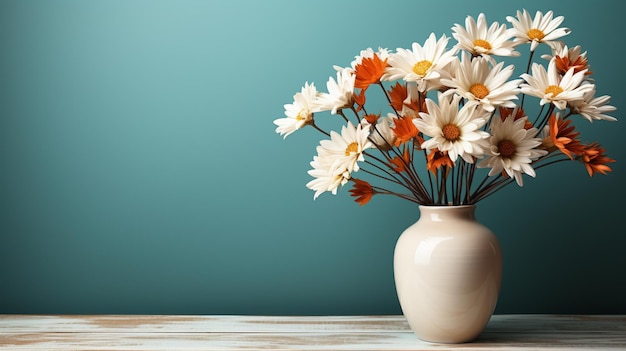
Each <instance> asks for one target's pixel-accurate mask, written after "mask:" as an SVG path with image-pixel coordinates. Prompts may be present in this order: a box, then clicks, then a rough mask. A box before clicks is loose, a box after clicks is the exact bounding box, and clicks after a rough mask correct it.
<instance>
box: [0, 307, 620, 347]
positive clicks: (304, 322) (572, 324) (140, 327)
mask: <svg viewBox="0 0 626 351" xmlns="http://www.w3.org/2000/svg"><path fill="white" fill-rule="evenodd" d="M259 349H266V350H360V351H366V350H456V349H462V350H468V351H469V350H626V315H605V316H585V315H579V316H564V315H536V314H529V315H495V316H493V317H492V318H491V321H490V322H489V325H488V326H487V328H486V329H485V331H484V332H483V334H482V335H481V337H480V338H479V339H478V340H476V341H475V342H472V343H467V344H458V345H439V344H431V343H426V342H423V341H420V340H419V339H417V337H416V336H415V335H414V334H413V333H412V332H411V330H410V329H409V327H408V325H407V323H406V321H405V319H404V318H403V317H402V316H309V317H286V316H284V317H272V316H161V315H154V316H152V315H150V316H148V315H76V316H75V315H1V314H0V350H47V351H56V350H63V351H72V350H168V351H172V350H259Z"/></svg>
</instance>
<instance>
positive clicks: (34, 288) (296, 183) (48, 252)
mask: <svg viewBox="0 0 626 351" xmlns="http://www.w3.org/2000/svg"><path fill="white" fill-rule="evenodd" d="M521 4H523V7H522V6H521ZM548 6H549V7H548ZM522 8H526V9H528V10H529V11H531V13H533V14H534V12H535V11H536V10H541V11H544V12H545V11H547V10H550V9H552V10H554V11H555V13H556V14H557V15H563V16H565V23H564V24H563V25H564V26H567V27H569V28H571V29H572V33H571V34H570V35H569V36H568V37H566V38H565V40H566V42H567V43H568V44H569V45H570V46H575V45H582V46H583V49H584V50H586V51H588V57H589V60H590V63H591V67H592V70H593V71H594V72H595V73H594V77H595V79H596V82H597V84H598V93H599V94H600V95H603V94H608V95H611V96H612V100H611V104H612V105H614V106H616V107H617V108H618V111H616V112H615V113H613V114H612V115H613V116H615V117H617V118H618V119H619V121H617V122H613V123H611V122H602V121H600V122H594V123H593V124H591V123H588V122H586V121H584V120H582V119H578V120H577V122H576V125H577V128H578V130H579V131H580V132H581V134H582V138H583V140H585V141H593V140H598V141H599V142H600V143H601V144H602V145H603V146H604V147H606V148H607V150H608V155H609V156H610V157H612V158H614V159H617V160H618V162H616V163H614V164H612V165H611V166H612V168H613V172H612V173H610V174H609V175H608V176H602V175H596V176H594V177H593V178H590V177H589V176H588V175H587V173H586V171H585V169H584V167H582V166H581V165H580V164H577V163H565V164H560V165H558V166H556V167H553V168H546V169H542V170H540V171H539V172H538V176H537V179H531V178H529V177H526V178H525V186H524V187H523V188H521V189H520V188H518V187H517V186H511V187H509V188H507V189H506V190H504V191H501V192H499V193H497V194H496V195H494V196H492V197H490V198H488V199H486V200H485V201H483V202H481V203H480V204H479V207H478V218H479V219H480V220H481V221H482V222H483V223H484V224H486V225H487V226H489V227H490V228H491V229H492V230H493V231H494V232H496V233H497V235H498V237H499V238H500V241H501V244H502V247H503V252H504V278H503V286H502V290H501V294H500V300H499V303H498V307H497V309H496V313H626V299H625V298H624V297H625V296H626V274H624V269H625V268H626V255H625V254H624V250H625V249H624V248H625V247H626V236H625V235H624V229H623V228H624V225H623V223H624V215H623V213H624V211H623V199H624V195H626V188H625V185H624V173H625V171H626V169H625V168H624V164H625V161H624V160H626V155H624V132H625V131H626V130H625V128H624V118H623V112H622V111H626V105H625V104H624V101H626V89H624V81H625V80H626V73H625V70H624V64H623V62H624V55H625V54H626V52H625V50H624V40H623V24H624V18H623V13H624V11H623V10H624V7H623V5H621V3H620V2H618V1H594V2H582V1H581V2H576V1H574V2H573V1H561V0H559V1H552V2H550V3H549V4H546V2H545V1H524V2H505V1H498V2H496V1H486V0H475V1H471V2H467V1H427V2H426V1H386V2H381V1H369V0H368V1H364V0H359V1H331V0H321V1H315V2H302V1H276V0H274V1H243V0H229V1H191V0H183V1H139V0H134V1H121V0H114V1H69V0H59V1H32V0H22V1H6V0H3V1H0V44H1V46H0V47H1V56H0V313H158V314H397V313H400V308H399V305H398V302H397V297H396V293H395V288H394V281H393V272H392V255H393V247H394V244H395V241H396V239H397V237H398V236H399V234H400V233H401V232H402V230H404V228H406V227H407V226H409V225H410V224H412V223H413V222H414V221H416V220H417V218H418V210H417V208H416V206H414V205H412V204H410V203H408V202H405V201H402V200H398V199H395V198H385V197H375V198H374V199H373V200H372V201H371V202H370V203H369V204H367V205H366V206H364V207H359V206H358V205H357V204H355V203H354V202H353V201H352V198H351V197H350V196H349V195H348V191H347V190H348V189H347V188H345V189H342V190H340V191H339V194H338V195H337V196H332V195H331V194H323V195H322V196H320V197H319V198H318V199H317V200H315V201H314V200H313V192H312V191H311V190H309V189H307V188H306V187H305V184H306V183H307V182H308V181H309V180H310V177H309V176H308V174H307V173H306V172H307V170H308V169H309V167H310V166H309V162H310V160H311V159H312V157H313V155H314V154H315V146H316V145H317V143H318V142H319V140H320V139H321V135H320V134H318V133H316V132H315V131H314V130H313V129H305V130H301V131H299V132H298V133H295V134H292V135H291V136H289V137H288V138H287V139H286V140H283V139H282V138H281V137H280V136H279V135H278V134H276V133H275V132H274V129H275V126H274V125H273V123H272V121H273V120H274V119H276V118H280V117H283V112H284V110H283V105H284V104H285V103H290V102H291V101H292V96H293V94H294V93H295V92H296V91H299V90H300V88H301V86H302V85H303V84H304V82H305V81H309V82H315V83H316V85H317V86H318V88H320V90H325V84H326V81H327V80H328V77H329V76H334V71H333V68H332V66H333V65H340V66H347V65H349V63H350V62H351V60H352V59H353V57H354V56H355V55H357V54H358V53H359V51H360V50H362V49H365V48H367V47H373V48H377V47H379V46H380V47H386V48H389V49H395V48H397V47H405V48H408V47H410V45H411V43H412V42H414V41H417V42H420V43H423V41H424V40H425V39H426V38H427V36H428V34H430V32H434V33H435V34H437V36H440V35H441V34H446V35H450V34H451V30H450V28H451V27H452V26H453V25H454V24H455V23H463V22H464V20H465V17H466V16H467V15H472V16H474V17H476V16H477V15H478V14H479V13H480V12H484V13H485V14H486V16H487V20H488V22H490V23H491V22H493V21H498V22H500V23H503V22H506V20H505V17H506V16H507V15H515V11H516V10H518V9H520V10H521V9H522ZM527 49H528V46H525V47H522V48H520V50H521V51H523V52H526V50H527ZM521 62H522V61H520V63H518V67H523V63H521ZM327 116H328V117H324V118H327V119H328V120H331V119H332V118H333V117H330V115H327ZM320 118H321V117H320Z"/></svg>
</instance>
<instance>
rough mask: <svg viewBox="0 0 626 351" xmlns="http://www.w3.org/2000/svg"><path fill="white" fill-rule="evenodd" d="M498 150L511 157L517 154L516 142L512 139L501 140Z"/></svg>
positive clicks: (501, 153)
mask: <svg viewBox="0 0 626 351" xmlns="http://www.w3.org/2000/svg"><path fill="white" fill-rule="evenodd" d="M498 152H500V155H501V156H502V157H507V158H508V157H511V156H513V155H515V144H514V143H513V142H512V141H510V140H501V141H500V142H499V143H498Z"/></svg>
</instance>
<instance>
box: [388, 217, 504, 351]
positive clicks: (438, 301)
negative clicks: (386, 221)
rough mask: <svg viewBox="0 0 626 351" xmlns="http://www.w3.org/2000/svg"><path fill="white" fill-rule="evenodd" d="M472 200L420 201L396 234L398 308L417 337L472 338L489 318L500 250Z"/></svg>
mask: <svg viewBox="0 0 626 351" xmlns="http://www.w3.org/2000/svg"><path fill="white" fill-rule="evenodd" d="M475 209H476V207H475V205H466V206H420V207H419V211H420V216H419V219H418V220H417V222H415V224H413V225H411V226H410V227H408V228H407V229H406V230H405V231H404V232H403V233H402V234H401V235H400V237H399V238H398V241H397V243H396V247H395V251H394V278H395V283H396V291H397V293H398V299H399V302H400V306H401V307H402V312H403V314H404V316H405V317H406V319H407V321H408V323H409V326H410V327H411V329H412V330H413V332H414V333H415V334H416V335H417V337H418V338H419V339H421V340H424V341H428V342H434V343H463V342H469V341H472V340H474V339H476V338H477V337H478V336H479V335H480V333H481V332H482V331H483V329H484V328H485V326H486V325H487V322H488V321H489V319H490V318H491V315H492V314H493V311H494V309H495V306H496V302H497V299H498V294H499V291H500V283H501V279H502V251H501V248H500V244H499V242H498V239H497V238H496V236H495V235H494V233H493V232H491V230H489V228H487V227H486V226H484V225H482V224H481V223H479V222H478V221H477V220H476V218H475Z"/></svg>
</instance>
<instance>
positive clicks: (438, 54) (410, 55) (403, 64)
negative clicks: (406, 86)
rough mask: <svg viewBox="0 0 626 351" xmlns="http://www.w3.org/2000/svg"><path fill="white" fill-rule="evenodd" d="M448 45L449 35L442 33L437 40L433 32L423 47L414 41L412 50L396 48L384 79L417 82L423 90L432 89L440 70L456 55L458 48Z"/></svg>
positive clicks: (391, 55)
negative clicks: (451, 47) (448, 46)
mask: <svg viewBox="0 0 626 351" xmlns="http://www.w3.org/2000/svg"><path fill="white" fill-rule="evenodd" d="M447 45H448V37H446V36H445V35H442V36H441V38H440V39H439V40H437V38H436V37H435V34H434V33H431V34H430V36H429V37H428V39H427V40H426V41H425V42H424V46H423V47H422V46H421V45H420V44H418V43H413V45H412V50H407V49H403V48H398V49H396V53H393V54H390V55H389V60H388V61H387V63H388V65H389V66H390V67H388V68H387V71H386V72H385V74H384V75H383V77H382V79H383V80H391V81H393V80H398V79H403V80H405V81H407V82H417V86H418V89H419V91H422V92H423V91H428V90H430V89H432V84H431V83H432V81H433V80H436V79H437V78H439V76H440V74H439V70H440V69H443V68H444V67H445V66H446V65H448V63H450V61H452V60H453V59H454V57H455V56H454V54H455V53H456V50H455V49H452V50H448V49H447V48H446V46H447Z"/></svg>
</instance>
